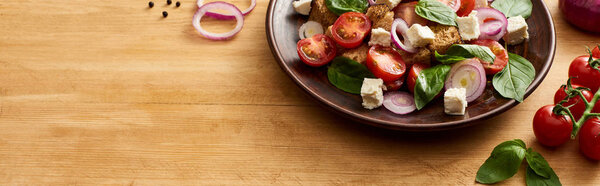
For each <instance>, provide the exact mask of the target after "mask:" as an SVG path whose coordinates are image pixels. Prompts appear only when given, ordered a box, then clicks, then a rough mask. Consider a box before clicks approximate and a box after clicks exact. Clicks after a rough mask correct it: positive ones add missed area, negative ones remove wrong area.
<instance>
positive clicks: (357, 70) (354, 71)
mask: <svg viewBox="0 0 600 186" xmlns="http://www.w3.org/2000/svg"><path fill="white" fill-rule="evenodd" d="M374 77H375V76H374V75H373V74H372V73H371V71H369V69H367V67H365V66H364V65H362V64H360V63H358V62H356V61H354V60H351V59H348V58H345V57H336V58H335V59H333V62H332V63H331V66H329V68H328V69H327V78H328V79H329V82H331V84H333V85H334V86H335V87H337V88H339V89H341V90H343V91H346V92H348V93H352V94H360V87H361V86H362V83H363V80H364V79H365V78H374Z"/></svg>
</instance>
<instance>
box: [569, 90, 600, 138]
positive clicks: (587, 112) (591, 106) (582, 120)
mask: <svg viewBox="0 0 600 186" xmlns="http://www.w3.org/2000/svg"><path fill="white" fill-rule="evenodd" d="M577 95H579V97H581V100H583V101H584V103H585V111H583V115H582V116H581V118H580V119H579V120H578V121H577V122H574V123H573V131H572V132H571V139H575V136H577V133H578V132H579V129H580V128H581V126H583V123H585V121H587V120H588V119H589V118H590V117H598V116H600V113H592V109H594V106H595V105H596V102H598V100H600V90H598V91H596V94H594V97H593V98H592V101H590V102H588V101H587V100H586V99H585V97H584V96H583V94H582V93H581V91H577ZM559 104H560V103H559ZM568 115H569V117H570V118H571V121H575V120H574V118H573V115H572V114H571V112H570V111H569V112H568Z"/></svg>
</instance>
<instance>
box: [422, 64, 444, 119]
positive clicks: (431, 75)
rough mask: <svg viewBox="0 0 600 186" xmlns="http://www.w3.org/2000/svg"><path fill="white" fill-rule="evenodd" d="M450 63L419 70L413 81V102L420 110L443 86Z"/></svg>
mask: <svg viewBox="0 0 600 186" xmlns="http://www.w3.org/2000/svg"><path fill="white" fill-rule="evenodd" d="M449 72H450V65H438V66H434V67H432V68H428V69H425V70H423V71H421V73H420V74H419V76H417V82H416V83H415V90H414V92H415V95H414V97H415V104H416V105H417V109H419V110H421V109H422V108H423V107H425V105H427V103H429V102H430V101H431V100H433V98H435V96H436V95H438V94H439V93H440V91H442V88H444V82H446V77H447V76H448V73H449Z"/></svg>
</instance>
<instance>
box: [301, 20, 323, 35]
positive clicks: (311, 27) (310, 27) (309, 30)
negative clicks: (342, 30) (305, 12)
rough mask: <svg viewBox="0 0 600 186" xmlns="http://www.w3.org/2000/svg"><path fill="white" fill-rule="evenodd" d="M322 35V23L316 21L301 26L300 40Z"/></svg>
mask: <svg viewBox="0 0 600 186" xmlns="http://www.w3.org/2000/svg"><path fill="white" fill-rule="evenodd" d="M322 33H323V26H321V23H317V22H316V21H307V22H306V23H304V24H302V26H300V29H298V36H300V39H305V38H311V37H312V36H314V35H316V34H322Z"/></svg>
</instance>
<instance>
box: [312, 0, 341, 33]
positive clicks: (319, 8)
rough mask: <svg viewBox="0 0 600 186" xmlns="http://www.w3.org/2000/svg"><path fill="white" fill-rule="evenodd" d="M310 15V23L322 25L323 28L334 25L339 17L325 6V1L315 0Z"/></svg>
mask: <svg viewBox="0 0 600 186" xmlns="http://www.w3.org/2000/svg"><path fill="white" fill-rule="evenodd" d="M311 7H312V8H311V10H310V15H309V16H308V20H309V21H316V22H318V23H321V25H323V27H328V26H329V25H333V23H335V20H337V18H338V16H337V15H335V14H334V13H333V12H331V11H330V10H329V9H328V8H327V6H326V5H325V0H313V1H312V5H311Z"/></svg>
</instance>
